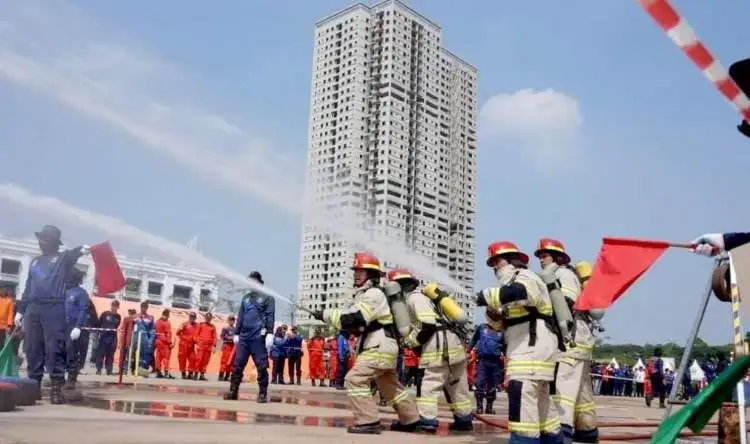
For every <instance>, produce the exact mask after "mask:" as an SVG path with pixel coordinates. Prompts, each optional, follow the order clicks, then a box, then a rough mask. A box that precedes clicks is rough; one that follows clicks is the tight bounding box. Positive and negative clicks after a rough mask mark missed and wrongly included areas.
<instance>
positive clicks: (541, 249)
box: [534, 237, 570, 263]
mask: <svg viewBox="0 0 750 444" xmlns="http://www.w3.org/2000/svg"><path fill="white" fill-rule="evenodd" d="M542 253H552V254H557V255H559V256H561V257H562V258H563V260H564V262H565V263H570V256H568V253H566V252H565V247H564V246H563V244H562V242H560V241H559V240H557V239H550V238H546V237H544V238H542V239H539V242H538V243H537V244H536V251H535V252H534V256H536V257H539V256H541V254H542Z"/></svg>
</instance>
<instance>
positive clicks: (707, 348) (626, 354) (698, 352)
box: [594, 333, 750, 365]
mask: <svg viewBox="0 0 750 444" xmlns="http://www.w3.org/2000/svg"><path fill="white" fill-rule="evenodd" d="M745 339H746V340H748V339H750V333H748V336H746V338H745ZM656 347H661V349H662V355H663V356H664V357H669V358H675V360H676V361H677V365H679V361H680V358H681V357H682V352H683V350H684V348H685V347H684V345H680V344H677V343H674V342H667V343H664V344H643V345H639V344H607V343H604V342H603V341H602V340H601V339H598V340H597V345H596V347H595V348H594V360H595V361H597V362H603V363H604V362H609V361H610V360H612V358H615V359H616V360H617V362H618V363H619V364H620V365H633V364H635V363H636V362H638V358H642V359H643V360H644V361H645V360H646V359H648V358H649V357H651V356H653V354H654V348H656ZM731 349H732V345H731V344H726V345H709V344H707V343H706V341H704V340H703V339H701V338H697V339H696V340H695V345H694V346H693V354H692V356H691V358H690V360H691V361H692V360H693V359H697V360H698V361H699V362H701V361H705V360H707V359H710V358H713V357H716V355H717V354H724V356H727V357H729V352H730V351H731Z"/></svg>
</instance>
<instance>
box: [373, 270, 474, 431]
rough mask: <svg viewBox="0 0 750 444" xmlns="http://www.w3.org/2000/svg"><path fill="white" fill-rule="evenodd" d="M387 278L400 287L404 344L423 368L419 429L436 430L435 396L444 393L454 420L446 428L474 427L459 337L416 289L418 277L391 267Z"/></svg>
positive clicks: (462, 347)
mask: <svg viewBox="0 0 750 444" xmlns="http://www.w3.org/2000/svg"><path fill="white" fill-rule="evenodd" d="M388 280H389V281H395V282H398V283H399V284H400V285H401V288H402V289H403V292H404V295H405V297H406V305H407V307H408V308H409V315H410V318H411V329H410V331H409V332H408V334H407V335H406V336H405V337H404V340H403V341H404V345H405V346H406V347H409V348H410V349H413V350H414V351H415V352H416V354H417V355H418V356H419V367H420V368H421V369H424V376H423V378H422V389H421V393H420V395H421V396H420V397H418V398H417V410H418V411H419V416H420V428H421V429H422V430H424V431H426V432H431V433H434V432H436V431H437V428H438V425H439V422H438V399H439V398H440V395H441V394H445V398H446V401H447V402H448V404H449V406H450V409H451V412H453V423H452V424H450V425H449V426H448V429H449V430H456V431H471V430H473V425H472V415H471V411H472V408H473V405H472V402H471V395H470V393H469V383H468V380H467V378H466V362H467V361H466V351H465V349H464V345H463V343H462V342H461V339H460V338H459V337H458V335H456V333H454V332H452V331H450V330H449V329H448V321H447V318H446V317H445V315H444V314H443V313H442V311H441V310H439V309H438V307H437V305H436V304H435V302H433V300H431V299H430V298H429V297H427V296H426V295H425V294H423V293H422V292H421V291H418V287H419V280H418V279H416V278H415V277H414V276H413V275H412V274H411V273H409V271H408V270H403V269H396V270H393V271H391V272H390V273H388Z"/></svg>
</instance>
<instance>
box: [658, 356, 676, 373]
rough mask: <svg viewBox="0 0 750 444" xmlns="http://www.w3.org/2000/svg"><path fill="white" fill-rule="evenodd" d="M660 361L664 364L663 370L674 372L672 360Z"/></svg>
mask: <svg viewBox="0 0 750 444" xmlns="http://www.w3.org/2000/svg"><path fill="white" fill-rule="evenodd" d="M661 360H662V361H663V362H664V370H672V371H675V369H676V367H675V359H674V358H661Z"/></svg>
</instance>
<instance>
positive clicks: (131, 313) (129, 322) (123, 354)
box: [120, 308, 137, 374]
mask: <svg viewBox="0 0 750 444" xmlns="http://www.w3.org/2000/svg"><path fill="white" fill-rule="evenodd" d="M136 315H137V312H136V311H135V309H133V308H131V309H128V316H127V317H126V318H125V319H123V320H122V326H121V327H120V374H122V373H128V372H134V371H135V361H134V360H133V359H128V353H130V352H131V350H130V337H131V336H132V335H133V321H134V320H135V317H136ZM128 362H129V363H130V368H128V369H126V368H125V365H126V363H128Z"/></svg>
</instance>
